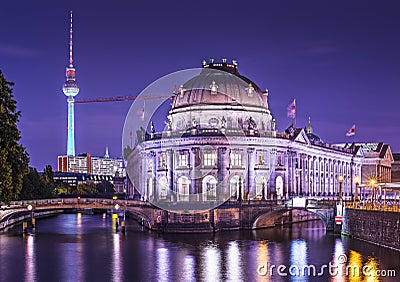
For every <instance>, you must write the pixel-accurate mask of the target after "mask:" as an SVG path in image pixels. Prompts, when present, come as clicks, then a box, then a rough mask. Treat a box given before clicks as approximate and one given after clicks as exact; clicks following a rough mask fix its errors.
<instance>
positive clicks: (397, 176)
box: [392, 153, 400, 182]
mask: <svg viewBox="0 0 400 282" xmlns="http://www.w3.org/2000/svg"><path fill="white" fill-rule="evenodd" d="M392 155H393V163H392V182H400V153H393V154H392Z"/></svg>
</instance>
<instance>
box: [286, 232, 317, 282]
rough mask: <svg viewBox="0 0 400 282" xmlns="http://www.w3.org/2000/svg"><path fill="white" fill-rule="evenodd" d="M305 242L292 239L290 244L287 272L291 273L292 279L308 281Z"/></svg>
mask: <svg viewBox="0 0 400 282" xmlns="http://www.w3.org/2000/svg"><path fill="white" fill-rule="evenodd" d="M307 256H308V252H307V243H306V241H304V240H294V241H292V244H291V245H290V266H289V269H288V270H287V272H288V273H289V274H290V275H291V278H292V281H308V280H307V279H306V277H305V276H306V275H307V273H305V271H304V270H307V269H306V268H305V266H307V264H308V263H307ZM311 275H313V274H311Z"/></svg>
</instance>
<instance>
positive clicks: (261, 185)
mask: <svg viewBox="0 0 400 282" xmlns="http://www.w3.org/2000/svg"><path fill="white" fill-rule="evenodd" d="M263 189H264V198H265V199H266V198H267V180H266V179H265V177H264V176H258V177H257V178H256V197H257V198H260V199H261V198H262V196H263Z"/></svg>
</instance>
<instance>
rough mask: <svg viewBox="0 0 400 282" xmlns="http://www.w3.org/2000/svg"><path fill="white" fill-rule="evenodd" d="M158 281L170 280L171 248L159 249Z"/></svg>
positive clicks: (167, 281)
mask: <svg viewBox="0 0 400 282" xmlns="http://www.w3.org/2000/svg"><path fill="white" fill-rule="evenodd" d="M156 256H157V258H156V259H157V281H166V282H169V279H168V276H169V263H171V261H170V258H169V250H168V249H167V248H159V249H157V254H156Z"/></svg>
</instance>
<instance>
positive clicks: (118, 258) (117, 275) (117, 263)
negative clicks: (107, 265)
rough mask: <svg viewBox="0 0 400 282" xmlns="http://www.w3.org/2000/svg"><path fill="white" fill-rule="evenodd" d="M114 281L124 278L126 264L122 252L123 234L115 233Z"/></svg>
mask: <svg viewBox="0 0 400 282" xmlns="http://www.w3.org/2000/svg"><path fill="white" fill-rule="evenodd" d="M111 273H112V278H113V279H112V281H123V280H124V265H123V260H122V253H121V235H120V234H113V261H112V270H111Z"/></svg>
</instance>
